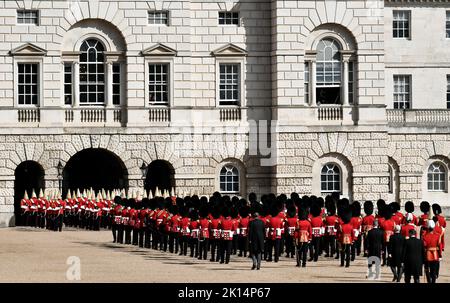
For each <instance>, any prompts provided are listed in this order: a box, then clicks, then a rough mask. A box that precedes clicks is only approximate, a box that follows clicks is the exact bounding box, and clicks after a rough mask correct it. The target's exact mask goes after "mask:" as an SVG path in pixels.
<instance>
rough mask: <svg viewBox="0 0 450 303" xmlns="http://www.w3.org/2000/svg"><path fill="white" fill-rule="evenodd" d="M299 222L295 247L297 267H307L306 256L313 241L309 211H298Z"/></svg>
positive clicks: (301, 208)
mask: <svg viewBox="0 0 450 303" xmlns="http://www.w3.org/2000/svg"><path fill="white" fill-rule="evenodd" d="M298 219H299V220H298V222H297V226H296V229H295V234H294V237H295V245H296V247H297V265H296V266H297V267H300V263H301V266H302V267H306V255H307V253H308V247H309V244H310V243H311V239H312V228H311V222H310V221H309V220H308V211H307V210H306V209H305V208H303V207H300V208H299V210H298Z"/></svg>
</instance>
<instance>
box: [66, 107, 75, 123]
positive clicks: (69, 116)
mask: <svg viewBox="0 0 450 303" xmlns="http://www.w3.org/2000/svg"><path fill="white" fill-rule="evenodd" d="M64 116H65V121H66V122H68V123H72V122H73V110H70V109H68V110H66V111H65V112H64Z"/></svg>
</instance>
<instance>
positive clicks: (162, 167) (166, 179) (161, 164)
mask: <svg viewBox="0 0 450 303" xmlns="http://www.w3.org/2000/svg"><path fill="white" fill-rule="evenodd" d="M156 187H158V189H160V190H169V191H171V190H172V189H175V169H174V167H173V165H172V164H171V163H170V162H169V161H166V160H160V159H157V160H153V161H152V162H150V163H149V164H148V167H147V173H146V176H145V181H144V188H145V190H146V191H149V190H151V191H152V192H153V193H154V192H155V190H156Z"/></svg>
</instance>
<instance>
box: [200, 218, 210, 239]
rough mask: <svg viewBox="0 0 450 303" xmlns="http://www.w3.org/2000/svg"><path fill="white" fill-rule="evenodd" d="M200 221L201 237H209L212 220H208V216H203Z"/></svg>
mask: <svg viewBox="0 0 450 303" xmlns="http://www.w3.org/2000/svg"><path fill="white" fill-rule="evenodd" d="M199 223H200V238H201V239H209V228H210V225H211V222H210V221H209V220H208V218H201V219H200V222H199Z"/></svg>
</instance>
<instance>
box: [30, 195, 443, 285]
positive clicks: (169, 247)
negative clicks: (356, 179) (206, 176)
mask: <svg viewBox="0 0 450 303" xmlns="http://www.w3.org/2000/svg"><path fill="white" fill-rule="evenodd" d="M112 197H114V198H112ZM376 206H377V209H376V211H374V203H373V202H372V201H365V202H364V204H363V209H364V213H365V215H364V216H363V215H362V214H361V203H359V202H358V201H354V202H353V203H350V202H349V200H348V199H345V198H344V199H339V198H338V197H337V196H336V195H329V196H327V197H326V198H325V199H323V198H321V197H316V196H303V197H300V196H299V195H298V194H297V193H292V194H291V195H290V197H289V198H288V197H287V196H286V195H284V194H281V195H279V196H276V195H274V194H268V195H263V196H262V197H261V200H260V201H258V200H257V196H256V195H255V194H254V193H251V194H250V195H249V199H248V201H247V200H245V199H242V198H239V197H230V196H223V195H221V194H220V193H218V192H216V193H214V194H213V195H212V196H211V197H209V198H208V197H206V196H202V197H199V196H198V195H195V194H192V193H191V194H190V195H186V194H183V195H181V197H178V196H177V195H176V194H175V193H174V190H172V191H171V193H170V194H169V191H168V190H164V192H161V191H160V190H159V189H158V188H157V189H156V191H155V195H154V196H153V193H152V191H150V192H149V193H148V195H147V192H146V191H144V194H143V196H140V194H139V193H137V194H136V193H133V194H130V193H128V196H127V195H126V192H125V190H122V191H120V190H114V191H105V190H102V191H100V192H98V194H97V196H96V195H95V193H94V191H93V190H92V189H91V190H87V191H86V190H85V191H84V192H83V193H80V191H79V190H77V192H76V193H75V192H73V193H72V194H71V193H70V191H69V192H68V195H67V197H66V199H62V198H61V195H60V194H59V193H58V192H57V193H53V194H52V195H51V197H50V198H49V197H48V196H46V197H44V194H43V192H42V190H41V191H40V193H39V197H37V196H36V194H35V192H34V191H33V194H32V197H31V199H29V198H28V196H27V193H25V196H24V198H23V199H22V201H21V209H22V216H21V221H22V225H29V226H34V227H40V228H47V229H50V230H55V231H56V230H59V231H61V230H62V226H63V224H64V226H66V227H76V228H83V229H90V230H100V228H107V229H111V230H112V234H113V241H114V242H115V243H120V244H130V245H137V246H139V247H145V248H152V249H154V250H161V251H164V252H169V253H175V254H179V255H184V256H187V255H188V249H189V255H190V257H192V258H198V259H200V260H201V259H203V260H207V259H208V255H209V261H211V262H220V263H229V262H230V256H231V255H238V256H239V257H247V255H249V256H250V254H251V253H252V245H253V244H254V243H249V239H248V231H249V224H251V222H252V220H255V219H260V220H262V221H263V222H264V225H265V240H264V249H263V256H264V257H263V258H264V260H265V261H267V262H272V261H273V262H278V261H279V258H280V255H282V254H283V253H285V254H286V255H285V257H286V258H294V259H295V260H296V263H297V265H296V266H298V267H305V266H306V264H307V261H308V262H317V261H318V260H319V256H321V255H324V257H325V258H330V259H331V258H334V259H337V260H340V266H345V267H349V266H350V264H351V262H353V261H354V260H355V258H356V256H360V255H361V253H363V254H364V257H378V258H379V260H380V261H382V266H385V265H389V266H390V267H391V270H392V272H393V274H394V280H393V281H397V282H400V279H401V276H402V274H403V273H404V274H405V281H406V282H409V281H410V278H411V277H413V278H414V282H416V283H417V282H419V279H418V277H419V276H422V267H424V268H425V274H426V278H427V282H430V283H433V282H435V281H436V279H437V278H438V276H439V264H440V260H441V258H442V253H443V251H444V248H445V241H444V232H445V227H446V221H445V218H444V217H443V216H442V215H441V207H440V206H439V205H438V204H433V205H432V206H430V204H429V203H428V202H426V201H423V202H422V203H421V204H420V210H421V212H422V215H420V216H418V217H416V216H415V215H414V214H413V212H414V204H413V203H412V202H410V201H408V202H406V203H405V213H402V212H401V208H400V204H399V203H397V202H392V203H389V204H387V203H386V202H385V201H384V200H382V199H380V200H378V201H377V202H376ZM255 214H257V217H256V216H255ZM377 235H378V236H379V240H377ZM398 239H401V240H402V241H400V242H399V241H398ZM408 239H409V240H411V241H410V242H414V241H417V243H418V244H419V247H420V248H419V250H416V252H415V253H414V254H415V255H408V254H412V253H411V252H409V253H408V249H407V245H406V244H407V241H408ZM413 240H414V241H413ZM398 243H401V244H400V246H402V247H400V248H399V247H398V246H399V244H398ZM414 243H416V242H414ZM414 243H413V244H414ZM417 243H416V244H417ZM399 249H400V251H401V252H400V253H399ZM308 252H309V259H308V260H307V255H308ZM399 254H400V255H399ZM370 267H371V264H369V268H370ZM258 269H259V266H258Z"/></svg>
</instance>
